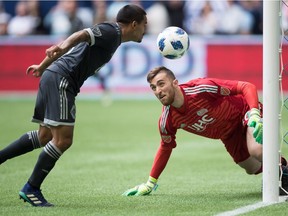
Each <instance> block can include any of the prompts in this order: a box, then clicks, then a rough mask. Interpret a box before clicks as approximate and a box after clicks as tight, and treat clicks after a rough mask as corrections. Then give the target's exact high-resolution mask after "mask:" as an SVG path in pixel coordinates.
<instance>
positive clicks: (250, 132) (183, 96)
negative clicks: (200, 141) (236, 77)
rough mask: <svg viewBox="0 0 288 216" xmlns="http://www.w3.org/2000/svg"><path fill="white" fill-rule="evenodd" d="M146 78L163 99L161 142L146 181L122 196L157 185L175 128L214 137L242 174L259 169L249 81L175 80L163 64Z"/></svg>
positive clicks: (257, 118) (256, 110)
mask: <svg viewBox="0 0 288 216" xmlns="http://www.w3.org/2000/svg"><path fill="white" fill-rule="evenodd" d="M147 81H148V83H149V84H150V88H151V89H152V91H153V92H154V94H155V96H156V97H157V98H158V99H159V101H160V102H161V103H162V104H163V109H162V114H161V116H160V119H159V122H158V125H159V132H160V136H161V143H160V146H159V148H158V151H157V153H156V156H155V159H154V162H153V165H152V169H151V171H150V176H149V178H148V181H147V182H146V183H143V184H140V185H137V186H135V187H134V188H131V189H129V190H127V191H125V192H124V193H123V195H125V196H141V195H148V194H150V193H151V192H152V190H155V189H156V188H157V180H158V178H159V176H160V175H161V173H162V172H163V170H164V169H165V167H166V165H167V163H168V161H169V158H170V155H171V153H172V150H173V149H174V148H175V147H176V132H177V130H178V129H183V130H185V131H187V132H190V133H193V134H197V135H200V136H203V137H207V138H212V139H220V140H221V141H222V142H223V144H224V146H225V148H226V150H227V152H228V153H229V154H230V155H231V157H232V158H233V160H234V162H235V163H236V164H238V165H239V166H240V167H241V168H243V169H245V171H246V173H247V174H250V175H252V174H255V175H256V174H259V173H261V172H262V145H261V144H262V131H263V124H262V116H261V115H262V111H261V106H262V104H261V103H260V102H259V101H258V94H257V89H256V87H255V85H253V84H251V83H249V82H242V81H232V80H221V79H213V78H198V79H194V80H191V81H188V82H186V83H184V84H179V83H178V80H177V79H176V77H175V75H174V73H173V72H172V71H171V70H169V69H168V68H166V67H163V66H162V67H157V68H154V69H153V70H151V71H150V72H149V73H148V75H147ZM279 161H280V158H279ZM281 163H282V170H284V171H285V172H283V173H284V174H283V175H282V181H283V183H282V184H283V185H282V186H283V188H285V187H287V183H286V182H287V178H288V177H287V176H286V175H288V173H287V172H286V170H285V168H286V165H287V162H286V160H285V159H284V158H283V157H281ZM284 177H285V178H286V180H285V181H286V182H284V179H283V178H284ZM284 184H286V185H284ZM284 186H285V187H284Z"/></svg>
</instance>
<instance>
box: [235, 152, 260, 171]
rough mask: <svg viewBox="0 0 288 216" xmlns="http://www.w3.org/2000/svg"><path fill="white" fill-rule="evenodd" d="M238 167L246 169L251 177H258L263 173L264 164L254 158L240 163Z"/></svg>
mask: <svg viewBox="0 0 288 216" xmlns="http://www.w3.org/2000/svg"><path fill="white" fill-rule="evenodd" d="M238 165H239V166H240V167H241V168H243V169H245V171H246V173H247V174H249V175H253V174H255V175H256V174H259V173H261V172H262V163H261V162H260V161H258V160H257V159H255V158H254V157H252V156H250V157H249V158H247V159H246V160H244V161H241V162H239V163H238Z"/></svg>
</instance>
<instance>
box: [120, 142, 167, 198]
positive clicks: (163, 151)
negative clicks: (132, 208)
mask: <svg viewBox="0 0 288 216" xmlns="http://www.w3.org/2000/svg"><path fill="white" fill-rule="evenodd" d="M171 153H172V148H164V147H162V146H160V147H159V149H158V151H157V154H156V156H155V159H154V163H153V166H152V169H151V172H150V176H149V178H148V181H147V182H146V183H142V184H140V185H137V186H135V187H133V188H130V189H128V190H127V191H125V192H124V193H123V194H122V195H124V196H144V195H148V194H150V193H151V192H152V191H153V190H156V189H157V187H158V185H157V180H158V178H159V176H160V174H161V173H162V171H163V170H164V169H165V167H166V164H167V163H168V160H169V158H170V155H171ZM152 176H153V177H152Z"/></svg>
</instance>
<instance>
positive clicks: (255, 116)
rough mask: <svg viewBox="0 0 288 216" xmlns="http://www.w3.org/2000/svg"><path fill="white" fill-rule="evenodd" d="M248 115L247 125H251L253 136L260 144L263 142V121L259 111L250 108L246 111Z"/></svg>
mask: <svg viewBox="0 0 288 216" xmlns="http://www.w3.org/2000/svg"><path fill="white" fill-rule="evenodd" d="M246 115H247V117H248V126H249V127H253V128H254V130H253V137H254V138H255V140H256V142H258V143H260V144H262V142H263V121H262V118H261V114H260V111H259V110H258V109H256V108H252V109H251V110H249V111H248V112H247V113H246Z"/></svg>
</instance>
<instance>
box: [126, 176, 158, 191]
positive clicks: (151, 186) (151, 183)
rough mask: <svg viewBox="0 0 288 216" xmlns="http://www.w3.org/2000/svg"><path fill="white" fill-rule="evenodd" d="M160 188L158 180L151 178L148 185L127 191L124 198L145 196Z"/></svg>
mask: <svg viewBox="0 0 288 216" xmlns="http://www.w3.org/2000/svg"><path fill="white" fill-rule="evenodd" d="M157 187H158V185H157V179H155V178H153V177H151V176H149V179H148V181H147V182H146V183H143V184H140V185H137V186H135V187H134V188H130V189H128V190H127V191H125V192H124V193H123V194H122V195H123V196H145V195H148V194H150V193H151V192H152V190H154V191H155V190H156V189H157Z"/></svg>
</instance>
